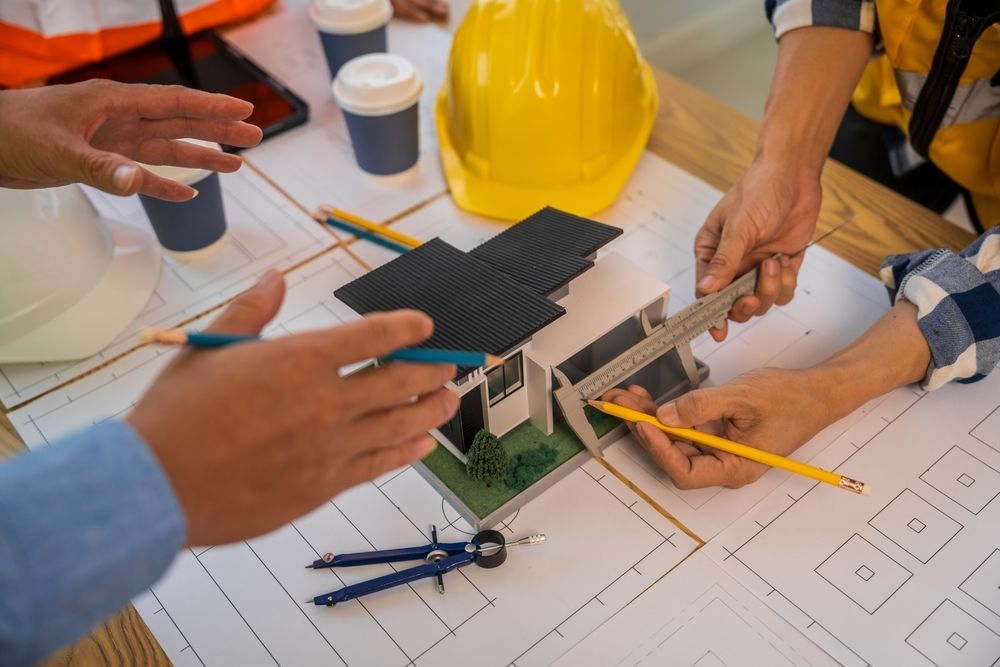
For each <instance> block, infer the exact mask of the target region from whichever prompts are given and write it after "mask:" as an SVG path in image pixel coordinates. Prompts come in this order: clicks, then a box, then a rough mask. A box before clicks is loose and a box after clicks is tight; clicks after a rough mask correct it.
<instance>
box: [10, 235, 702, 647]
mask: <svg viewBox="0 0 1000 667" xmlns="http://www.w3.org/2000/svg"><path fill="white" fill-rule="evenodd" d="M352 264H353V261H352V260H351V259H350V258H349V257H347V255H346V254H344V253H343V251H341V250H334V251H332V252H330V253H328V254H326V255H324V256H323V257H321V258H320V259H318V260H316V261H314V262H311V263H310V264H308V265H306V266H304V267H300V268H299V269H296V270H294V271H292V272H291V273H290V274H289V276H288V282H289V289H288V293H287V297H286V300H285V304H284V306H283V308H282V310H281V312H280V313H279V315H278V317H277V318H276V320H275V322H274V323H272V325H271V326H270V327H269V328H268V330H267V334H268V335H280V334H282V333H286V332H287V333H291V332H297V331H304V330H309V329H314V328H318V327H321V326H330V325H333V324H336V323H338V322H341V321H343V320H345V319H347V318H351V317H354V316H355V315H354V314H353V313H352V312H351V311H350V309H348V308H347V307H346V306H345V305H344V304H343V303H341V302H339V301H337V300H336V299H334V298H333V294H332V291H333V289H334V288H336V287H337V286H338V285H340V284H343V283H346V282H348V281H349V280H351V279H352V278H353V277H354V276H355V275H356V274H357V273H358V271H359V269H357V268H356V267H355V266H352ZM347 267H350V268H347ZM206 319H207V318H206ZM197 324H204V322H199V323H197ZM173 354H175V350H173V349H160V348H143V350H140V351H138V352H135V353H132V354H130V355H127V356H126V357H124V358H122V359H120V360H118V361H116V362H115V364H114V370H113V371H110V370H107V369H105V370H102V371H99V372H98V373H95V374H93V375H91V376H88V377H86V378H84V379H82V380H79V381H77V382H74V383H72V384H71V385H69V387H67V388H64V389H60V390H59V391H57V392H53V393H51V394H49V395H46V396H43V397H41V398H39V399H37V400H35V401H33V402H31V403H29V404H28V405H26V406H25V407H24V408H21V409H19V410H16V411H14V412H13V413H11V415H10V417H11V420H12V422H13V423H14V424H15V425H16V428H17V429H18V431H19V433H20V434H21V435H22V437H23V438H24V439H25V441H26V442H27V443H28V445H29V446H30V447H40V446H45V445H46V444H47V443H48V442H50V441H52V440H54V439H56V438H58V437H59V436H61V435H64V434H66V433H67V432H69V431H71V430H73V429H75V428H80V427H83V426H86V425H88V424H90V423H93V422H95V421H100V420H102V419H106V418H112V417H116V416H121V415H123V414H125V413H127V412H128V410H129V409H131V407H132V405H133V404H134V402H135V401H136V400H137V399H138V397H139V396H140V395H141V393H142V391H143V390H144V389H145V387H146V386H148V384H149V383H150V382H151V381H152V379H153V378H154V377H155V375H156V373H157V372H158V371H159V369H160V368H162V367H163V365H164V364H165V363H166V362H167V361H168V360H169V358H170V357H171V356H172V355H173ZM71 388H72V393H70V391H69V390H70V389H71ZM431 524H437V525H438V526H439V528H441V529H442V538H447V539H456V540H457V539H461V537H462V536H463V535H466V534H468V533H471V532H474V531H473V529H472V527H471V526H469V525H468V524H467V523H466V522H464V521H463V520H462V519H461V518H460V517H459V515H458V512H456V511H455V510H454V509H453V508H451V507H450V506H449V505H448V504H447V503H446V502H444V501H443V500H442V498H441V496H440V494H438V493H437V491H435V490H434V489H433V488H432V487H430V486H429V485H428V484H427V483H426V482H425V481H424V480H423V479H422V478H421V477H420V476H419V475H418V474H417V473H416V472H415V471H414V470H413V469H409V468H408V469H404V470H401V471H396V472H395V473H390V474H388V475H385V476H383V477H382V478H380V479H379V480H376V481H375V483H371V484H365V485H362V486H360V487H357V488H355V489H354V490H352V491H349V492H347V493H345V494H342V495H341V496H339V497H338V498H337V499H336V500H335V502H331V503H329V504H327V505H325V506H324V507H322V508H320V509H319V510H317V511H316V512H314V513H313V514H311V515H309V516H307V517H303V518H302V519H300V520H298V521H296V522H294V524H292V525H289V526H286V527H285V528H282V529H281V530H279V531H276V532H275V533H272V534H271V535H267V536H264V537H261V538H258V539H256V540H251V541H250V542H248V543H239V544H237V545H230V546H226V547H215V548H211V549H197V550H192V551H185V552H183V553H182V554H181V555H180V556H179V557H178V559H177V561H176V562H175V563H174V565H173V567H172V568H171V570H170V572H169V573H168V575H167V576H166V577H164V579H163V580H161V581H160V582H158V583H157V584H156V585H155V586H154V587H153V588H152V590H151V591H150V592H149V593H147V594H145V595H143V596H141V597H140V598H139V599H137V601H136V608H137V609H138V610H139V612H140V614H142V616H143V618H144V620H146V622H147V623H148V624H149V626H150V628H151V629H152V630H153V632H154V633H155V635H156V636H157V638H158V640H159V641H160V642H161V644H162V645H163V647H164V649H165V650H166V651H167V654H168V656H169V657H170V658H171V660H173V661H174V662H175V664H206V665H228V664H247V665H254V664H275V663H277V664H341V663H342V664H349V665H355V664H379V665H392V664H398V665H405V664H410V663H411V662H416V663H417V664H425V663H426V664H440V662H441V661H442V656H454V655H469V656H471V655H476V654H477V652H478V651H479V650H481V649H482V647H484V646H487V647H489V648H490V650H491V651H493V652H494V653H493V655H495V656H496V657H497V659H498V660H502V661H505V662H508V661H514V660H517V663H518V664H523V665H530V664H545V663H547V662H548V661H549V659H550V656H551V655H552V654H553V653H555V654H558V653H561V652H563V651H564V650H565V649H566V648H568V647H569V646H570V645H571V643H572V642H575V641H577V640H579V639H581V638H582V637H583V636H585V635H586V633H587V632H589V631H590V630H591V629H593V628H594V627H596V626H597V625H598V624H600V622H602V621H603V620H604V619H606V618H607V617H609V616H610V615H611V614H613V613H614V612H615V611H617V610H618V609H620V608H621V607H622V606H624V605H625V604H627V603H628V601H629V600H631V599H632V598H634V597H635V596H636V595H638V594H639V592H641V591H642V590H643V589H645V588H646V587H648V586H649V585H650V584H651V583H653V581H655V580H656V578H658V577H659V576H660V575H661V574H662V573H663V572H665V571H667V570H668V569H670V568H671V567H673V566H674V565H676V564H677V563H678V562H680V561H681V560H683V558H685V557H686V556H687V555H688V554H689V553H690V552H691V551H692V550H693V549H694V547H695V546H696V543H695V542H694V541H693V540H692V539H691V538H689V537H687V536H686V535H685V534H684V533H683V532H682V531H680V530H679V529H678V528H677V527H676V526H675V525H674V524H672V523H671V522H670V521H668V520H667V519H666V518H665V517H664V516H663V515H661V514H659V513H658V512H657V511H656V510H654V509H653V508H652V507H651V506H649V505H647V504H646V503H644V502H643V501H641V500H640V499H639V498H638V497H637V496H636V495H635V494H634V493H632V492H631V491H629V490H628V489H627V488H626V487H625V486H624V485H623V484H621V482H619V481H618V480H617V479H616V478H615V477H614V476H613V475H610V474H608V473H607V471H606V470H605V469H604V468H602V467H600V466H598V465H596V464H591V465H587V466H584V467H583V468H580V469H577V470H576V471H575V472H574V473H573V474H572V475H569V476H568V477H567V478H566V479H564V480H562V482H560V483H559V484H557V485H555V486H554V487H553V488H552V489H550V490H549V492H548V493H546V494H545V495H543V496H542V497H541V498H539V499H538V500H536V501H535V502H533V503H530V504H529V505H528V506H526V507H524V508H522V509H521V510H520V511H519V512H518V513H517V515H516V516H514V517H510V518H509V519H508V520H507V521H505V522H504V523H503V525H504V526H505V528H503V530H505V532H507V533H508V534H510V535H513V534H515V533H517V534H520V533H523V532H545V533H546V535H547V536H548V538H549V539H548V541H547V542H546V543H545V544H544V545H541V546H540V547H538V548H539V549H542V550H543V553H542V554H541V557H539V556H538V555H537V552H536V555H534V556H533V555H532V554H531V553H530V552H531V550H526V551H524V552H523V553H518V554H517V558H515V557H514V556H513V555H512V557H511V559H510V562H509V563H507V564H505V566H504V567H503V568H497V569H495V570H480V571H477V572H472V571H471V570H469V569H468V568H467V569H466V570H463V571H461V572H459V573H453V575H450V577H451V578H449V582H448V587H447V593H446V594H445V595H444V596H441V595H439V594H438V593H437V591H436V589H434V587H433V584H432V582H421V583H426V584H427V586H422V585H420V584H415V585H414V586H412V587H406V588H403V589H398V590H394V591H390V592H386V593H384V594H379V595H375V596H371V597H368V598H365V599H363V600H360V601H356V602H352V603H349V604H344V605H338V606H337V607H336V608H334V609H327V608H307V607H306V606H305V605H302V600H304V599H305V598H307V597H310V596H312V595H316V594H317V593H320V592H323V591H325V590H328V589H330V588H335V587H336V586H337V585H338V580H337V578H336V575H339V576H340V577H341V579H340V583H345V584H346V583H351V582H353V581H356V580H359V579H367V578H371V577H372V576H378V575H379V574H384V573H385V572H387V571H389V570H387V569H386V568H388V567H389V566H373V567H366V568H357V569H355V570H354V571H349V572H340V573H336V575H334V574H333V573H331V572H323V571H321V572H316V571H307V570H306V569H304V567H303V565H304V564H306V563H308V562H310V561H312V560H313V559H315V558H316V557H318V555H319V554H322V553H324V552H326V551H330V550H333V549H336V550H347V551H351V550H354V551H360V550H366V549H372V548H388V547H393V546H399V545H403V544H408V543H410V542H412V541H413V540H414V539H421V538H423V537H424V536H425V535H426V531H427V528H428V527H429V526H430V525H431ZM585 533H593V534H599V535H601V536H602V537H601V540H600V542H601V544H599V545H591V546H588V547H587V559H586V560H587V563H586V564H585V565H583V566H581V567H576V566H574V567H573V568H566V567H564V564H565V563H567V562H570V561H573V562H576V560H577V559H578V558H579V557H580V549H581V545H580V541H579V536H580V535H581V534H585ZM522 556H523V557H522ZM404 565H405V564H404ZM474 569H476V570H479V568H474ZM497 628H506V629H505V630H503V631H502V632H497ZM338 656H339V657H338Z"/></svg>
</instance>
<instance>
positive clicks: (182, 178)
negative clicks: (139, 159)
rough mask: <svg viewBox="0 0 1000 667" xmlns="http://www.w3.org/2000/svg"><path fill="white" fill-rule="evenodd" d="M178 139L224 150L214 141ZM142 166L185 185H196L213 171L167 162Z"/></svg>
mask: <svg viewBox="0 0 1000 667" xmlns="http://www.w3.org/2000/svg"><path fill="white" fill-rule="evenodd" d="M178 141H186V142H187V143H189V144H196V145H198V146H204V147H205V148H213V149H215V150H217V151H221V150H222V146H220V145H219V144H217V143H215V142H214V141H202V140H200V139H179V140H178ZM140 164H142V163H140ZM142 166H143V167H145V168H146V169H148V170H149V171H151V172H152V173H154V174H156V175H157V176H162V177H163V178H166V179H169V180H171V181H177V182H178V183H181V184H183V185H194V184H195V183H197V182H198V181H200V180H202V179H203V178H205V177H206V176H208V175H209V174H211V173H212V172H211V171H210V170H209V169H198V168H196V167H175V166H173V165H165V164H143V165H142Z"/></svg>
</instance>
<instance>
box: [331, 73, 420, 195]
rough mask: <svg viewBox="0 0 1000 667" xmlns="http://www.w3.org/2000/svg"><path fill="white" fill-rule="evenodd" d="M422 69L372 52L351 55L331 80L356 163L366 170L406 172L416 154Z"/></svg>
mask: <svg viewBox="0 0 1000 667" xmlns="http://www.w3.org/2000/svg"><path fill="white" fill-rule="evenodd" d="M423 89H424V84H423V81H422V80H421V78H420V73H419V72H417V70H416V68H414V67H413V65H412V64H411V63H410V61H408V60H407V59H406V58H403V57H401V56H397V55H393V54H389V53H372V54H369V55H365V56H360V57H358V58H355V59H354V60H351V61H350V62H348V63H347V64H346V65H344V67H343V68H341V70H340V73H339V74H338V75H337V78H336V80H335V81H334V82H333V96H334V98H335V99H336V100H337V104H338V106H340V108H341V110H342V111H343V112H344V118H345V120H346V121H347V129H348V132H349V133H350V135H351V145H352V146H353V147H354V157H355V158H356V159H357V161H358V166H359V167H361V168H362V169H363V170H365V171H367V172H368V173H370V174H377V175H387V174H397V173H399V172H401V171H406V170H407V169H409V168H410V167H412V166H413V165H414V164H416V163H417V159H418V158H419V157H420V118H419V105H420V95H421V93H422V92H423Z"/></svg>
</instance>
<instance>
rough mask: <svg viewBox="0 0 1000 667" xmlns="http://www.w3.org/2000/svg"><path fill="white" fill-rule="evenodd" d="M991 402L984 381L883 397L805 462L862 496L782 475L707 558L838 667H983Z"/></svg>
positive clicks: (998, 630) (989, 608)
mask: <svg viewBox="0 0 1000 667" xmlns="http://www.w3.org/2000/svg"><path fill="white" fill-rule="evenodd" d="M998 396H1000V376H998V375H996V374H994V375H992V376H990V377H988V378H987V379H985V380H983V381H982V382H979V383H977V384H974V385H959V384H953V385H949V386H946V387H944V388H942V389H939V390H937V391H935V392H933V393H924V392H921V391H919V390H916V389H914V388H912V387H905V388H902V389H899V390H897V391H895V392H893V393H892V394H890V395H889V397H888V398H887V399H886V400H885V401H883V402H882V403H881V404H880V405H879V406H878V407H876V408H875V409H874V410H873V411H872V412H871V419H870V421H871V425H870V427H869V428H867V429H865V430H858V431H857V432H854V433H852V432H851V431H848V432H847V433H845V434H844V435H842V436H841V437H839V438H838V439H837V440H835V441H834V442H833V443H832V444H831V445H830V446H829V447H827V448H826V449H825V450H824V451H823V452H822V453H820V454H819V455H818V456H817V457H815V458H814V459H813V463H814V464H816V465H820V466H823V467H825V468H828V469H832V470H837V471H838V472H842V473H844V474H847V475H849V476H853V477H857V478H862V479H864V480H865V482H867V483H869V484H871V485H873V487H874V490H875V492H874V493H873V494H872V495H871V496H867V497H860V496H858V497H848V498H845V497H844V496H845V494H844V493H842V492H841V491H839V490H838V489H835V488H833V487H827V486H826V485H821V484H819V485H818V484H815V483H813V482H809V481H807V480H804V479H790V480H788V481H787V482H786V483H785V484H783V485H782V486H781V487H780V488H778V489H777V490H776V491H775V492H774V493H772V494H771V495H770V496H769V497H768V498H767V499H766V500H765V501H764V502H763V503H761V504H760V505H759V506H758V507H756V508H755V509H754V510H753V511H751V512H749V513H747V514H746V515H745V516H743V517H741V518H740V519H739V520H738V521H737V522H736V523H735V524H733V525H732V526H731V527H730V528H728V529H727V530H725V531H724V532H722V533H721V535H719V537H718V538H716V539H715V540H713V541H712V542H710V543H709V545H708V547H707V548H708V551H709V553H710V554H711V555H712V557H713V558H715V559H717V560H718V562H719V563H720V564H721V565H722V567H723V568H724V569H725V570H726V571H727V572H729V573H730V574H731V575H732V576H733V577H735V578H736V579H738V580H739V581H741V582H742V583H743V584H744V585H746V586H747V587H748V588H750V589H751V590H752V591H754V592H755V593H756V594H757V595H758V596H759V597H761V599H763V600H764V601H766V602H767V603H768V604H769V605H770V606H771V607H772V608H773V609H775V610H776V611H777V612H778V613H780V614H781V615H782V616H784V617H785V618H786V619H787V620H788V621H789V622H791V623H792V624H793V625H795V626H796V627H798V628H799V629H800V630H801V631H802V632H804V633H805V634H806V635H807V636H809V637H810V638H811V639H813V640H814V641H816V642H817V643H819V644H820V645H821V646H823V647H824V648H825V649H826V650H827V651H829V652H830V653H831V655H833V656H834V657H835V658H837V659H838V660H839V661H841V662H842V663H845V664H853V665H864V664H876V665H882V664H906V665H941V666H943V665H992V664H995V663H996V661H997V660H1000V594H998V586H1000V537H998V535H1000V533H998V532H997V526H1000V502H997V498H998V496H1000V421H998V419H997V416H996V415H997V412H998V398H997V397H998ZM821 487H822V488H821ZM820 517H821V520H817V518H820Z"/></svg>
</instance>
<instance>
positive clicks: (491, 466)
mask: <svg viewBox="0 0 1000 667" xmlns="http://www.w3.org/2000/svg"><path fill="white" fill-rule="evenodd" d="M466 459H467V460H466V462H465V469H466V471H467V472H468V473H469V475H470V476H471V477H473V478H475V479H478V480H479V481H481V482H485V483H486V485H487V486H489V485H490V484H491V483H492V482H498V481H500V480H501V479H503V476H504V474H505V473H506V472H507V466H508V464H509V463H510V456H508V454H507V450H506V449H504V447H503V445H502V444H501V443H500V439H499V438H497V437H496V436H495V435H493V434H492V433H490V432H489V431H487V430H485V429H481V430H480V431H479V432H478V433H476V437H475V438H473V439H472V446H471V447H469V451H468V453H467V454H466Z"/></svg>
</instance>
